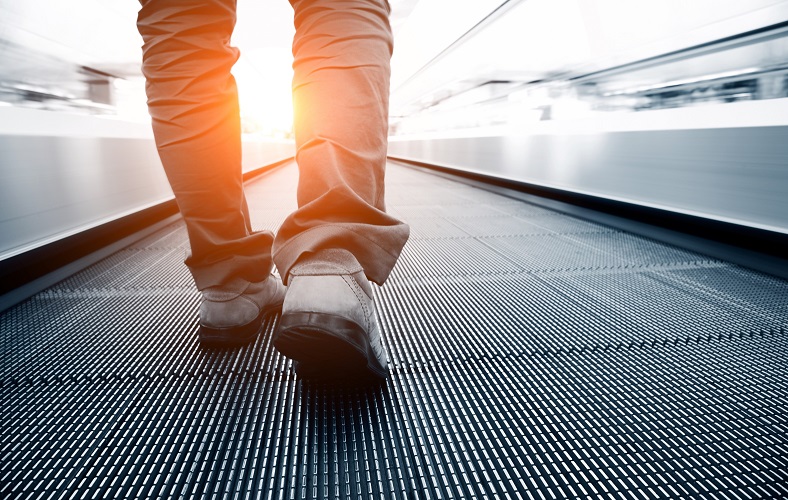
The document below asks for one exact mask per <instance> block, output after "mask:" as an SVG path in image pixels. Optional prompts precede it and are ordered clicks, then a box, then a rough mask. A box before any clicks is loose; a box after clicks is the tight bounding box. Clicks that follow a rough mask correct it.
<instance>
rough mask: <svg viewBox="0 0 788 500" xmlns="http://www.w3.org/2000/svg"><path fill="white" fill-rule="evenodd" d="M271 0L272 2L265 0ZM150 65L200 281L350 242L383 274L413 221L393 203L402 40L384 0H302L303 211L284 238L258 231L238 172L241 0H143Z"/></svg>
mask: <svg viewBox="0 0 788 500" xmlns="http://www.w3.org/2000/svg"><path fill="white" fill-rule="evenodd" d="M260 1H263V0H260ZM140 3H141V4H142V8H141V10H140V11H139V15H138V18H137V27H138V29H139V32H140V34H141V35H142V37H143V40H144V45H143V64H142V69H143V73H144V75H145V77H146V92H147V95H148V109H149V111H150V115H151V118H152V124H153V132H154V137H155V139H156V146H157V148H158V150H159V156H160V157H161V161H162V164H163V165H164V169H165V171H166V174H167V178H168V180H169V182H170V185H171V186H172V190H173V192H174V193H175V199H176V201H177V203H178V207H179V208H180V211H181V214H182V215H183V218H184V221H185V223H186V228H187V231H188V235H189V242H190V245H191V253H190V255H189V256H188V258H187V259H186V265H187V266H188V267H189V270H190V271H191V273H192V276H193V277H194V281H195V284H196V285H197V288H198V289H200V290H203V289H205V288H208V287H212V286H221V287H223V288H225V289H227V290H230V291H236V292H238V293H240V292H241V291H243V290H244V289H245V288H246V286H247V285H248V284H249V283H251V282H257V281H262V280H264V279H266V278H267V277H268V275H269V274H270V272H271V270H272V268H273V265H274V263H275V264H276V267H277V268H278V269H279V272H280V274H281V275H282V277H283V278H284V279H285V280H286V279H287V275H288V272H289V270H290V268H291V267H292V266H293V265H294V264H295V263H296V261H297V260H298V259H299V257H301V256H302V255H305V254H307V253H310V252H317V251H319V250H322V249H329V248H339V249H345V250H348V251H349V252H350V253H352V254H353V255H354V256H355V257H356V259H357V260H358V261H359V263H360V264H361V266H362V267H363V268H364V272H365V274H366V275H367V277H368V278H369V279H370V280H372V281H374V282H376V283H378V284H383V282H384V281H385V280H386V278H387V277H388V275H389V273H390V272H391V269H392V267H393V266H394V264H395V262H396V260H397V257H398V256H399V253H400V252H401V250H402V247H403V246H404V245H405V242H406V241H407V239H408V234H409V228H408V226H407V225H406V224H404V223H402V222H400V221H398V220H397V219H395V218H393V217H392V216H390V215H388V214H387V213H386V212H385V204H384V175H385V164H386V148H387V135H388V97H389V74H390V67H389V63H390V59H391V51H392V35H391V27H390V25H389V21H388V14H389V6H388V2H387V1H386V0H292V1H291V4H292V6H293V9H294V13H295V27H296V34H295V38H294V40H293V56H294V62H293V69H294V77H293V102H294V116H295V118H294V127H295V137H296V161H297V163H298V168H299V183H298V193H297V198H298V209H297V210H296V211H295V212H294V213H292V214H291V215H290V216H289V217H288V218H287V219H286V220H285V221H284V223H283V224H282V226H281V228H280V229H279V231H278V234H277V235H276V236H274V235H273V234H272V233H270V232H268V231H264V232H253V231H252V226H251V223H250V220H249V210H248V208H247V204H246V198H245V195H244V190H243V182H242V177H241V126H240V117H239V109H238V96H237V89H236V84H235V80H234V78H233V76H232V75H231V74H230V69H231V68H232V66H233V64H234V63H235V62H236V60H237V59H238V57H239V51H238V49H236V48H234V47H231V46H230V44H229V43H230V35H231V34H232V31H233V28H234V26H235V19H236V13H235V5H236V2H235V0H140Z"/></svg>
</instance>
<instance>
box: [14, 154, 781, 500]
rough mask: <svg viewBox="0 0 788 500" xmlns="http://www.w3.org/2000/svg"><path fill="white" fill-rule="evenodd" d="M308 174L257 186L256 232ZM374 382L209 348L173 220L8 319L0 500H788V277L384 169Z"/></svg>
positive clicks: (258, 350) (180, 231)
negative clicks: (385, 233) (386, 254)
mask: <svg viewBox="0 0 788 500" xmlns="http://www.w3.org/2000/svg"><path fill="white" fill-rule="evenodd" d="M296 175H297V174H296V169H295V167H294V166H288V167H286V168H282V169H279V170H277V171H275V172H273V173H271V174H268V175H266V176H264V177H261V178H259V179H257V180H255V181H253V182H252V183H251V184H250V185H249V198H250V203H251V209H252V211H253V213H254V221H255V225H256V227H257V228H258V229H261V228H268V229H275V228H276V227H278V225H279V224H280V223H281V221H282V220H283V218H284V217H285V216H286V215H287V213H288V212H289V210H290V209H291V208H292V207H293V206H294V203H295V194H294V193H295V182H296ZM388 192H389V195H388V204H389V208H390V211H391V212H393V213H394V214H396V215H398V216H399V217H401V218H402V219H405V220H407V221H408V222H409V223H410V225H411V227H412V238H411V241H410V242H409V243H408V245H407V246H406V249H405V251H404V253H403V255H402V259H401V260H400V262H399V264H398V266H397V268H396V269H395V270H394V272H393V273H392V275H391V278H390V280H389V282H388V283H387V284H386V285H385V286H384V287H382V288H380V289H378V290H376V295H377V304H378V313H379V317H380V321H381V323H382V326H383V329H384V335H385V343H386V345H387V347H388V349H389V352H390V357H391V360H392V366H391V368H392V369H391V375H390V377H389V379H388V381H387V383H386V384H385V386H383V387H379V388H363V387H357V388H344V387H338V386H328V385H322V384H318V383H308V382H304V381H301V380H299V379H298V378H296V377H295V376H294V373H293V371H292V368H291V364H290V362H289V361H288V360H286V359H284V358H282V357H281V356H279V355H278V354H277V353H276V352H275V351H274V350H273V349H272V348H271V346H270V343H269V338H270V332H271V331H272V329H273V328H274V325H275V323H276V321H277V318H276V317H272V318H270V319H269V320H268V323H267V328H266V331H265V333H264V334H263V335H262V336H261V337H260V338H259V339H258V341H257V342H255V343H254V344H253V345H250V346H248V347H245V348H241V349H237V350H227V351H210V350H204V349H201V348H200V347H199V345H198V342H197V337H196V328H197V317H196V308H197V305H198V295H197V293H196V292H195V290H193V288H192V285H191V282H190V278H189V275H188V273H187V271H186V269H185V267H184V266H183V265H182V264H181V261H182V260H183V258H184V251H185V248H186V245H187V243H186V234H185V230H184V228H183V227H182V225H181V224H180V223H176V224H173V225H172V226H170V227H167V228H164V229H162V230H160V231H159V232H158V233H156V234H154V235H152V236H150V237H147V238H145V239H144V240H142V241H139V242H138V243H136V244H134V245H132V246H131V247H129V248H127V249H125V250H122V251H120V252H118V253H116V254H114V255H112V256H110V257H109V258H107V259H105V260H104V261H102V262H99V263H98V264H96V265H94V266H92V267H90V268H89V269H86V270H84V271H82V272H80V273H78V274H77V275H75V276H73V277H70V278H68V279H67V280H65V281H63V282H61V283H59V284H57V285H55V286H53V287H51V288H50V289H48V290H46V291H44V292H42V293H40V294H38V295H36V296H35V297H33V298H31V299H29V300H27V301H26V302H24V303H21V304H20V305H18V306H16V307H14V308H12V309H10V310H8V311H6V312H5V313H4V314H3V315H2V317H1V318H0V342H1V343H2V344H1V345H2V367H1V368H0V383H1V384H2V385H1V386H0V391H1V392H2V401H3V433H2V496H3V497H4V498H22V497H30V498H33V497H41V498H44V497H46V498H51V497H72V498H120V497H146V496H147V497H174V496H185V497H191V496H206V497H228V498H251V497H263V498H281V499H296V498H364V499H366V498H402V499H412V498H566V497H585V496H599V497H610V496H616V497H627V498H666V497H674V498H686V497H691V496H693V497H709V498H718V497H730V498H753V497H761V498H763V497H785V496H788V282H786V281H783V280H779V279H775V278H772V277H769V276H766V275H762V274H757V273H754V272H751V271H748V270H746V269H743V268H740V267H737V266H734V265H731V264H728V263H726V262H722V261H718V260H714V259H711V258H708V257H706V256H704V255H700V254H697V253H693V252H690V251H686V250H682V249H680V248H675V247H671V246H667V245H664V244H661V243H658V242H655V241H650V240H648V239H645V238H643V237H639V236H634V235H632V234H627V233H624V232H620V231H616V230H613V229H611V228H608V227H605V226H602V225H599V224H595V223H592V222H587V221H585V220H581V219H579V218H575V217H571V216H567V215H562V214H560V213H558V212H555V211H551V210H548V209H545V208H542V207H539V206H537V205H531V204H527V203H524V202H520V201H516V200H512V199H509V198H505V197H502V196H499V195H496V194H493V193H490V192H487V191H483V190H480V189H477V188H474V187H471V186H468V185H465V184H462V183H456V182H452V181H450V180H446V179H443V178H438V177H435V176H432V175H430V174H428V173H424V172H420V171H416V170H412V169H409V168H405V167H402V166H397V165H391V167H390V170H389V187H388Z"/></svg>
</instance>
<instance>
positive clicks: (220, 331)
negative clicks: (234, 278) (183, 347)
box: [199, 275, 285, 347]
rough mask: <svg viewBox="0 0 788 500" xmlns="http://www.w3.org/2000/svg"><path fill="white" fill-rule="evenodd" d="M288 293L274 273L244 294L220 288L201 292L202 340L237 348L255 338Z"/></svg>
mask: <svg viewBox="0 0 788 500" xmlns="http://www.w3.org/2000/svg"><path fill="white" fill-rule="evenodd" d="M284 296H285V287H284V285H283V284H282V281H281V280H280V279H279V278H278V277H277V276H274V275H271V276H269V277H268V279H266V280H264V281H260V282H257V283H250V284H249V286H248V287H247V288H246V290H244V291H243V292H242V293H240V294H238V293H235V292H228V291H225V290H222V289H221V288H220V287H211V288H206V289H205V290H203V291H202V303H201V304H200V330H199V332H200V343H201V344H202V345H204V346H209V347H235V346H240V345H243V344H246V343H248V342H250V341H251V340H254V339H255V338H256V337H257V335H258V334H259V333H260V330H261V329H262V327H263V318H264V317H265V315H266V314H268V313H269V312H271V311H273V310H275V309H277V308H279V307H280V306H281V305H282V301H283V300H284Z"/></svg>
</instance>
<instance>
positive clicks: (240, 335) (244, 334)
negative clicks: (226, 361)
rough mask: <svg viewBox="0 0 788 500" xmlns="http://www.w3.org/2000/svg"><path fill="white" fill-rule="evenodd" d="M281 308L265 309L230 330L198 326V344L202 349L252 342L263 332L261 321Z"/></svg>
mask: <svg viewBox="0 0 788 500" xmlns="http://www.w3.org/2000/svg"><path fill="white" fill-rule="evenodd" d="M281 307H282V304H277V305H275V306H271V307H267V308H265V309H263V310H261V311H260V314H258V315H257V317H256V318H255V319H254V320H253V321H251V322H249V323H247V324H245V325H241V326H234V327H231V328H211V327H209V326H204V325H200V329H199V335H200V344H201V345H202V346H203V347H213V348H215V347H240V346H243V345H246V344H248V343H249V342H251V341H253V340H254V339H256V338H257V336H258V335H260V332H262V331H263V320H264V319H265V317H266V316H267V315H268V314H269V313H271V312H273V311H275V310H276V309H279V308H281Z"/></svg>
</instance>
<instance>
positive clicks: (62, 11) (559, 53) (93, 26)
mask: <svg viewBox="0 0 788 500" xmlns="http://www.w3.org/2000/svg"><path fill="white" fill-rule="evenodd" d="M390 3H391V5H392V26H393V27H394V31H395V52H394V57H393V59H392V112H394V113H395V114H406V113H408V112H411V111H412V110H416V109H418V108H419V106H420V105H422V103H423V102H428V101H430V100H434V98H435V95H436V94H439V93H444V94H445V93H447V92H448V93H451V92H453V91H454V90H453V89H457V88H466V89H467V88H468V87H469V86H471V87H472V86H473V85H480V84H484V83H486V82H490V81H521V82H526V81H533V80H540V79H550V78H560V77H562V76H566V75H576V74H581V73H583V72H589V71H595V70H598V69H602V68H605V67H610V66H614V65H618V64H623V63H626V62H630V61H634V60H638V59H642V58H645V57H650V56H654V55H659V54H662V53H666V52H670V51H673V50H678V49H681V48H684V47H687V46H691V45H696V44H700V43H704V42H708V41H712V40H716V39H719V38H722V37H725V36H729V35H732V34H736V33H741V32H743V31H747V30H751V29H755V28H758V27H762V26H767V25H770V24H775V23H778V22H785V21H788V0H747V1H746V2H742V1H741V0H693V1H692V2H688V1H686V0H662V1H661V2H659V3H655V2H645V0H390ZM0 9H1V11H2V12H3V16H2V18H0V62H2V64H3V70H2V73H1V74H0V80H3V79H5V80H7V79H9V78H15V77H19V75H20V74H26V73H25V72H26V71H27V72H28V73H29V74H30V75H32V76H31V78H33V79H36V78H38V79H42V80H58V79H60V80H61V81H64V79H65V78H66V76H65V74H64V73H62V72H59V71H58V70H56V69H53V68H56V66H57V64H59V63H57V61H60V62H61V63H62V62H65V63H68V64H76V65H78V66H87V67H90V68H95V69H98V70H100V71H104V72H107V73H110V74H114V75H118V76H123V77H126V78H128V79H132V80H133V79H134V78H135V77H137V78H138V77H139V57H140V45H141V40H140V37H139V35H138V33H137V31H136V27H135V20H136V14H137V10H138V4H137V2H135V1H133V0H80V1H63V0H24V1H19V0H0ZM238 13H239V18H238V24H237V26H236V32H235V35H234V38H233V43H234V44H235V45H237V46H238V47H239V48H240V49H241V52H242V59H241V61H239V63H238V64H237V65H236V68H235V69H234V73H235V74H236V76H237V78H238V80H239V85H240V87H241V92H242V96H243V95H252V94H260V93H261V92H249V91H247V90H245V89H248V88H255V87H256V88H257V90H258V91H259V90H263V93H269V94H271V93H272V94H276V96H269V97H267V98H266V99H270V101H271V103H273V102H274V101H276V102H278V103H280V105H281V103H282V102H283V101H286V100H287V98H285V97H284V96H285V94H289V80H290V75H291V70H290V43H291V39H292V35H293V27H292V9H291V8H290V5H289V4H288V3H287V2H285V0H238ZM20 51H21V52H20ZM44 63H46V64H44ZM42 64H43V66H42ZM47 64H48V65H49V68H47V67H46V65H47ZM36 68H37V69H36ZM64 84H65V81H64ZM242 101H243V98H242ZM269 104H270V103H269Z"/></svg>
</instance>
